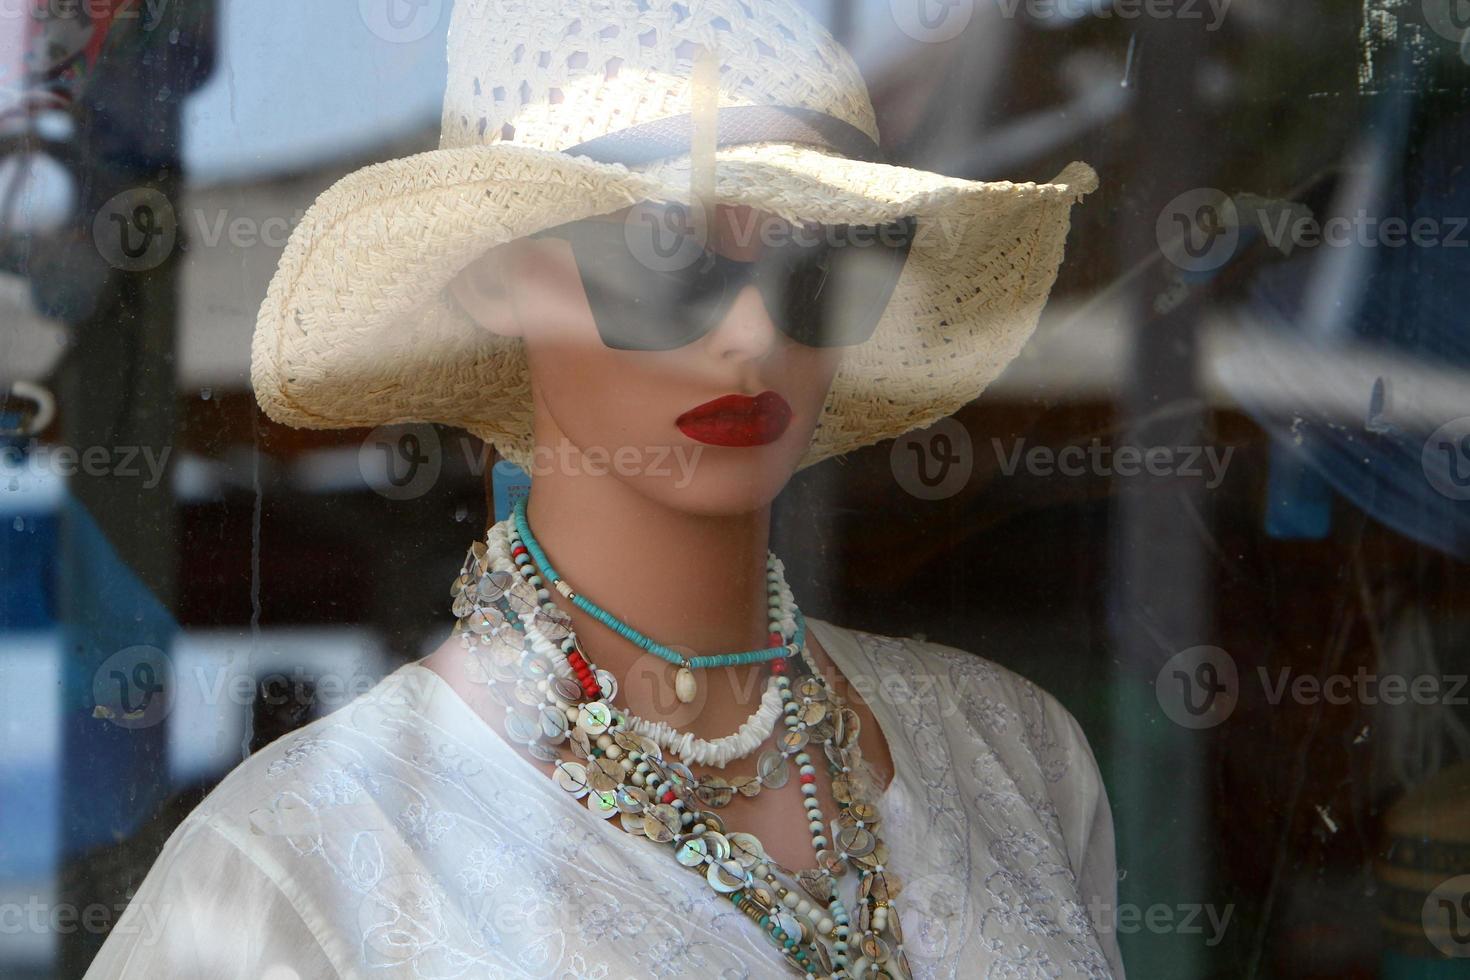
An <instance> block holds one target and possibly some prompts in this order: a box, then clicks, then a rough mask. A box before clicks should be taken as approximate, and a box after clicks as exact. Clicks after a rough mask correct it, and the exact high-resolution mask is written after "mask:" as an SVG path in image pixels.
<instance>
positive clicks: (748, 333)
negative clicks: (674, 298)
mask: <svg viewBox="0 0 1470 980" xmlns="http://www.w3.org/2000/svg"><path fill="white" fill-rule="evenodd" d="M776 339H777V338H776V325H775V324H774V323H773V322H772V321H771V314H770V313H768V312H767V311H766V304H765V301H764V300H763V299H762V298H761V294H760V290H758V289H757V288H756V287H755V285H754V284H753V283H746V284H745V285H744V286H742V287H741V289H740V293H739V294H738V295H737V296H736V297H735V302H734V303H733V304H731V306H730V309H729V311H727V312H726V313H725V318H724V319H723V320H721V321H720V325H719V326H718V327H716V328H715V329H714V331H713V332H711V333H710V335H709V336H708V337H707V338H706V343H707V344H708V346H709V350H710V352H711V353H712V354H714V356H715V357H717V358H719V359H720V360H721V361H724V362H726V363H730V362H740V361H758V360H760V359H761V358H763V357H766V356H767V355H768V354H770V353H771V351H772V350H773V349H774V348H775V346H776Z"/></svg>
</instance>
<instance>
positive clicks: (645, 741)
mask: <svg viewBox="0 0 1470 980" xmlns="http://www.w3.org/2000/svg"><path fill="white" fill-rule="evenodd" d="M495 557H496V558H498V559H501V560H496V561H493V560H492V556H491V553H490V549H489V548H488V546H487V544H486V543H485V542H475V544H474V545H473V546H472V547H471V549H470V553H469V555H468V556H467V557H466V560H465V565H464V567H463V569H462V570H461V574H460V576H459V578H457V579H456V580H455V584H454V587H453V589H452V590H451V592H452V594H453V598H454V605H455V614H456V615H457V616H458V617H459V628H458V632H459V635H460V638H461V641H462V643H463V644H464V647H465V650H466V652H467V654H468V656H469V660H468V662H467V664H466V674H467V676H468V677H470V679H471V680H474V681H477V682H480V683H484V684H486V685H487V687H488V690H489V691H490V693H491V695H492V696H493V697H494V698H495V699H496V700H497V701H498V702H499V703H500V704H501V705H502V706H504V708H505V710H506V714H505V731H506V733H507V735H508V736H509V738H510V740H511V741H512V743H513V744H518V745H520V746H522V747H523V748H524V749H525V751H526V752H527V754H528V755H530V756H531V757H532V758H535V759H538V760H541V761H543V762H547V763H554V764H555V768H554V774H553V776H552V779H553V781H554V782H555V783H556V784H557V785H558V786H559V787H560V788H561V789H563V790H564V791H566V792H567V793H568V794H570V795H571V796H572V797H574V798H576V799H582V800H585V801H586V805H587V808H588V809H589V810H590V811H591V812H592V813H594V814H596V815H598V816H599V817H601V818H603V819H607V820H611V819H613V818H614V817H616V818H617V819H618V822H619V826H620V827H621V828H622V829H623V830H624V831H626V832H628V833H630V834H634V835H639V836H643V837H647V838H648V839H649V840H651V841H654V842H655V843H658V844H662V845H666V846H667V847H668V848H669V849H670V851H671V852H672V854H673V856H674V859H675V861H676V862H677V863H678V864H679V865H681V866H683V867H684V868H687V869H689V871H690V872H691V873H697V874H699V875H700V876H701V877H702V878H703V879H704V880H705V881H706V882H707V883H708V884H709V886H710V887H711V888H712V889H713V890H714V891H716V892H717V893H719V894H721V895H723V896H725V897H726V898H727V899H728V900H729V901H730V903H731V904H732V905H733V906H734V907H735V908H737V909H739V910H740V911H741V912H742V913H743V914H744V915H745V916H746V917H747V918H749V919H750V920H751V921H752V922H754V923H756V924H757V926H758V927H759V928H760V929H761V931H762V932H764V933H765V934H766V935H767V936H768V937H769V938H770V939H771V941H772V942H773V943H774V944H775V945H776V947H777V948H778V950H779V951H780V952H781V953H782V954H783V955H784V956H785V957H786V960H787V962H788V963H790V964H791V966H792V967H793V968H794V969H795V970H796V971H797V973H798V974H799V975H802V976H805V977H807V978H812V980H827V978H830V980H857V978H862V980H879V978H886V977H895V978H899V980H911V978H912V971H911V970H910V967H909V963H908V958H907V955H906V953H905V952H904V948H903V930H902V924H901V922H900V919H899V915H898V912H897V909H896V908H895V907H894V904H893V899H894V897H895V896H896V895H897V894H898V893H899V890H900V887H901V886H900V882H899V881H898V878H897V876H896V875H894V874H893V873H892V872H890V871H888V870H887V868H886V862H887V860H888V846H887V844H886V843H884V841H883V840H882V839H881V837H880V836H879V832H878V828H879V825H880V823H881V818H880V816H879V814H878V811H877V808H876V807H875V806H874V805H873V803H872V802H871V801H870V800H869V799H867V798H865V795H864V790H863V789H862V788H861V787H860V785H859V783H858V782H857V781H855V780H854V778H853V773H854V772H855V771H856V767H858V766H860V765H861V757H860V753H859V750H858V738H857V737H858V730H859V720H858V716H857V714H856V712H854V711H853V710H852V709H851V708H850V707H848V706H847V705H846V703H845V701H844V700H843V699H842V698H841V697H840V696H838V695H837V694H836V692H834V691H832V690H831V688H830V687H829V686H828V684H827V682H826V679H825V678H824V677H823V676H822V675H821V673H820V671H819V670H817V668H816V664H815V662H814V661H813V660H812V658H811V654H810V653H809V651H807V649H806V646H805V642H804V638H805V630H804V629H803V628H802V627H803V625H804V624H803V623H802V617H801V613H800V611H799V610H796V609H794V607H793V617H794V619H795V622H796V626H797V630H796V634H797V635H798V636H800V637H801V638H802V639H801V641H800V642H798V643H795V644H791V646H792V647H794V649H793V650H790V652H788V654H787V656H784V657H781V658H780V659H776V660H771V661H770V670H771V671H772V674H773V675H774V677H775V684H776V687H777V689H778V690H779V691H780V696H781V699H782V716H783V717H782V721H783V724H784V727H785V731H784V732H783V733H782V734H781V736H780V737H779V739H778V743H779V745H780V747H781V751H782V752H783V753H785V754H789V755H791V756H793V757H794V761H795V762H796V764H797V766H798V771H799V772H800V782H801V792H802V805H803V807H804V808H805V816H806V819H807V826H808V829H809V830H810V832H811V836H812V848H813V851H814V854H815V857H816V867H815V868H812V869H808V870H803V871H799V872H793V871H792V870H791V869H788V868H785V867H783V866H781V865H780V864H779V863H777V862H776V861H774V860H772V859H771V858H770V857H769V856H768V855H767V854H766V852H765V848H764V846H763V845H762V844H761V842H760V840H759V839H758V838H757V837H755V836H754V835H752V834H747V833H741V832H738V831H730V830H727V829H726V827H725V823H724V820H723V819H722V818H721V817H720V815H719V814H718V813H715V812H713V811H714V808H713V807H711V808H710V809H705V807H708V806H710V804H709V803H706V802H705V799H706V798H708V797H709V796H711V793H712V791H713V793H714V795H716V796H719V795H723V794H724V793H728V792H733V790H731V789H730V788H729V787H724V788H720V787H718V786H715V787H711V786H710V785H709V783H710V782H711V781H710V780H701V779H697V778H696V777H695V776H694V775H693V773H692V772H691V771H690V769H689V768H688V766H686V765H684V764H683V763H680V762H676V761H672V760H667V759H665V758H664V754H663V747H662V746H660V745H659V743H658V742H657V741H655V740H654V739H652V738H650V737H648V736H645V735H640V734H638V733H637V732H635V731H633V730H632V729H631V727H630V725H629V719H628V714H627V712H626V711H624V710H623V709H621V708H619V707H618V706H617V705H616V704H615V703H614V701H613V698H614V697H615V695H616V683H615V681H614V679H613V678H612V675H611V674H609V673H608V672H607V671H603V670H598V669H597V667H596V666H595V664H593V663H592V662H591V661H590V660H589V659H588V658H587V656H586V654H585V653H584V652H583V651H582V649H581V648H580V646H579V645H578V643H577V640H576V635H575V633H574V632H573V631H572V629H571V621H570V618H569V617H568V616H567V615H566V614H565V613H563V612H562V611H561V610H559V609H557V608H556V607H555V606H554V605H553V606H552V607H551V610H547V609H546V608H544V607H543V605H542V602H541V597H540V596H538V595H537V590H536V588H534V587H533V586H532V584H531V583H530V582H529V580H528V578H522V577H521V576H520V575H518V574H516V572H515V571H514V569H515V563H513V562H506V561H504V560H503V557H502V556H498V555H497V556H495ZM814 745H819V746H820V748H821V753H820V757H824V758H825V761H826V763H827V770H828V773H829V776H830V778H831V789H832V797H833V799H834V800H836V801H837V804H838V810H839V812H838V814H837V815H836V817H835V818H833V819H832V820H831V821H830V823H829V821H828V820H827V819H826V816H825V815H824V814H823V813H822V807H821V803H820V802H819V801H818V800H817V798H816V785H815V784H816V779H817V776H816V767H815V766H814V765H813V764H812V755H811V754H810V753H808V751H807V749H808V748H810V747H813V746H814ZM829 829H830V832H831V835H832V837H831V839H830V840H829V838H828V836H827V833H828V830H829ZM849 870H852V871H855V872H856V873H857V875H858V876H859V882H858V888H857V908H856V914H855V915H854V914H851V913H849V911H848V908H847V906H846V903H844V901H843V900H842V899H841V898H840V897H839V896H838V886H837V879H838V878H840V877H842V876H843V875H845V874H846V873H847V872H848V871H849Z"/></svg>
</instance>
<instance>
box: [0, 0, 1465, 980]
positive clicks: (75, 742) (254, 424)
mask: <svg viewBox="0 0 1470 980" xmlns="http://www.w3.org/2000/svg"><path fill="white" fill-rule="evenodd" d="M752 2H760V0H752ZM804 6H806V7H807V8H808V9H809V10H810V11H811V12H812V13H813V14H814V15H816V16H817V17H819V18H820V19H822V20H823V21H824V22H825V23H826V24H827V25H828V27H829V28H830V29H831V30H832V32H833V33H834V34H835V35H836V36H837V37H838V38H839V39H840V40H842V41H843V42H844V43H846V44H847V45H848V46H849V47H850V49H851V50H852V51H853V53H854V56H855V57H856V59H857V60H858V62H859V65H860V67H861V68H862V69H863V72H864V74H865V76H866V78H867V81H868V83H869V86H870V88H871V91H872V96H873V100H874V103H875V105H876V107H877V111H878V118H879V124H880V128H881V129H882V132H883V136H884V143H885V144H886V146H887V147H888V149H889V152H890V154H891V156H892V157H893V158H894V159H895V161H896V162H902V163H906V164H911V165H914V166H919V167H923V168H926V169H931V170H936V171H940V172H943V173H946V174H950V175H953V176H959V177H965V178H973V179H986V180H1002V179H1012V180H1018V181H1021V180H1046V179H1048V178H1050V177H1052V176H1053V175H1054V174H1056V173H1057V172H1058V171H1059V170H1060V169H1061V168H1062V167H1063V166H1064V165H1065V164H1066V163H1067V162H1069V161H1071V160H1085V161H1088V162H1089V163H1091V164H1092V165H1093V166H1094V167H1096V169H1097V170H1098V172H1099V175H1100V177H1101V181H1102V186H1101V190H1099V191H1098V192H1097V193H1096V194H1094V195H1092V196H1091V197H1089V198H1087V199H1086V201H1085V202H1084V203H1083V204H1082V205H1081V206H1079V207H1078V208H1076V209H1075V210H1074V212H1073V220H1074V226H1073V231H1072V234H1071V237H1070V239H1069V243H1068V250H1067V259H1066V262H1065V264H1064V266H1063V268H1062V272H1061V278H1060V280H1059V281H1058V284H1057V288H1056V291H1055V293H1054V295H1053V299H1052V301H1051V304H1050V306H1049V307H1048V310H1047V312H1046V315H1045V317H1044V319H1043V322H1042V324H1041V326H1040V328H1039V329H1038V331H1037V335H1036V338H1035V339H1034V340H1033V342H1032V343H1031V344H1030V345H1029V347H1028V348H1027V350H1026V352H1025V353H1024V355H1023V356H1022V357H1021V358H1020V359H1019V360H1018V361H1017V362H1016V363H1015V364H1014V365H1013V366H1012V368H1011V369H1010V370H1009V371H1008V372H1007V373H1006V375H1005V376H1004V377H1003V378H1002V379H1001V380H1000V381H999V382H997V383H996V384H995V385H994V386H992V388H991V389H990V390H989V391H987V392H986V394H985V396H984V397H983V398H982V399H981V400H980V401H978V402H977V403H975V404H973V405H971V406H969V407H967V408H966V409H965V410H964V411H962V412H961V413H960V414H959V415H958V416H956V418H955V419H952V420H946V421H945V422H942V423H940V424H939V425H936V426H935V427H934V428H932V429H930V430H927V431H924V432H919V433H913V434H911V435H909V436H906V437H904V438H902V439H900V440H898V441H896V442H891V443H884V444H882V445H879V446H876V447H873V448H872V449H869V450H866V451H863V452H859V453H855V454H852V455H850V456H848V457H846V458H843V459H838V460H832V461H828V462H826V463H823V464H821V465H819V466H816V467H813V468H811V469H809V470H806V471H804V472H803V473H801V474H800V475H799V476H798V477H797V478H796V479H795V480H794V481H793V483H792V485H791V487H790V488H789V490H788V491H787V493H786V494H785V496H784V497H783V498H782V500H781V502H780V503H779V505H778V510H777V522H778V523H777V541H776V544H775V548H776V550H777V552H778V553H779V554H781V555H782V556H783V557H784V558H785V559H786V561H787V564H788V568H789V570H790V577H791V580H792V585H793V587H794V589H795V592H796V594H797V596H798V597H799V598H800V599H801V601H802V603H803V606H804V608H805V609H806V610H807V611H808V613H810V614H811V615H815V616H818V617H820V618H824V619H828V620H832V621H835V622H837V623H840V624H842V625H845V626H849V627H853V628H859V629H869V630H872V631H875V632H880V633H888V634H894V635H921V636H923V637H925V638H927V639H930V640H934V641H938V642H942V643H947V644H950V645H953V646H957V647H961V648H964V649H966V650H969V651H971V652H973V653H976V654H978V655H981V656H984V657H988V658H990V659H992V660H995V661H997V662H1000V663H1002V664H1004V665H1006V666H1008V667H1010V668H1012V669H1014V670H1016V671H1018V672H1020V673H1021V674H1023V675H1025V676H1027V677H1029V678H1031V679H1033V680H1035V681H1036V682H1038V683H1039V684H1041V685H1042V686H1044V687H1046V688H1047V689H1048V690H1050V691H1052V692H1053V693H1054V694H1056V695H1057V697H1058V698H1060V700H1061V701H1062V702H1063V703H1064V704H1065V705H1066V706H1067V707H1068V708H1069V709H1071V711H1072V712H1073V713H1074V714H1075V715H1076V716H1077V717H1078V719H1079V720H1080V721H1081V723H1082V725H1083V728H1084V729H1085V731H1086V733H1087V735H1088V738H1089V739H1090V741H1091V743H1092V746H1093V748H1094V750H1095V752H1096V754H1097V757H1098V761H1099V763H1100V765H1101V768H1102V771H1103V775H1104V778H1105V780H1106V783H1107V787H1108V790H1109V793H1110V796H1111V801H1112V807H1113V812H1114V816H1115V820H1116V823H1117V828H1118V866H1119V905H1118V908H1117V909H1115V910H1102V914H1103V916H1104V917H1106V918H1108V919H1111V920H1112V921H1115V922H1116V923H1117V926H1118V929H1119V932H1120V942H1121V944H1122V948H1123V952H1124V958H1125V963H1126V965H1127V967H1128V970H1129V975H1130V976H1133V977H1139V978H1156V977H1167V978H1175V980H1205V978H1240V977H1245V978H1254V980H1265V978H1292V980H1316V978H1375V977H1381V978H1463V977H1470V685H1467V684H1466V679H1467V674H1470V575H1467V573H1466V566H1465V564H1464V562H1465V560H1466V559H1467V557H1470V504H1467V501H1470V384H1467V380H1470V376H1467V374H1466V371H1467V367H1470V291H1467V289H1470V175H1467V174H1466V173H1465V172H1464V167H1465V161H1466V160H1467V158H1470V153H1467V151H1470V4H1467V3H1465V2H1464V0H1422V2H1421V0H1293V2H1292V3H1291V4H1289V5H1288V4H1283V3H1269V2H1266V0H1234V2H1228V0H1148V2H1145V0H847V2H842V0H837V2H828V0H808V2H805V3H804ZM448 13H449V2H448V0H443V2H439V0H415V2H406V0H327V2H312V3H301V2H299V0H298V2H286V0H249V2H246V0H172V2H168V0H153V2H150V3H142V2H135V0H87V2H80V0H78V2H71V0H10V2H8V3H0V396H3V397H4V401H3V402H0V976H4V977H7V978H9V977H16V978H31V977H37V978H39V977H75V976H79V975H80V974H81V973H82V972H83V971H84V970H85V968H86V965H87V963H88V962H90V959H91V956H92V954H93V953H94V952H95V950H96V949H97V947H98V946H99V945H100V944H101V942H102V939H103V938H104V937H105V935H106V933H107V930H108V929H109V928H110V927H111V925H112V923H113V922H114V921H115V920H116V918H117V915H118V913H119V912H120V910H121V908H122V907H123V905H124V904H125V903H126V901H127V897H128V895H129V893H130V889H131V888H132V887H134V886H136V885H137V883H138V882H139V881H140V880H141V879H142V876H143V874H144V873H145V872H146V870H147V869H148V867H149V865H150V864H151V862H152V860H153V858H154V856H155V855H156V854H157V852H158V850H159V848H160V847H161V846H162V843H163V841H164V840H165V838H166V837H167V836H168V834H169V832H170V831H171V830H172V829H173V827H174V826H176V825H177V823H178V822H179V821H180V820H181V819H182V817H183V816H184V815H185V814H186V813H187V812H188V811H189V810H190V809H191V808H192V807H193V806H194V805H195V804H196V803H197V802H198V801H199V799H200V798H201V797H202V796H203V795H204V794H205V793H207V792H208V791H209V789H210V788H211V787H212V786H213V785H214V783H215V782H217V781H218V780H219V778H220V777H221V776H222V775H223V774H224V773H226V772H227V771H228V770H229V769H230V768H232V767H233V766H234V765H236V764H237V763H239V761H240V760H241V759H243V758H244V757H245V756H246V755H248V754H249V753H250V752H251V751H253V750H255V749H257V748H259V747H260V746H262V745H264V744H266V743H268V742H270V741H271V740H273V739H275V738H277V737H279V736H280V735H282V734H284V733H286V732H288V731H290V730H292V729H294V728H296V727H298V726H300V725H302V724H304V723H306V722H307V721H310V720H311V719H312V718H315V717H319V716H320V715H322V714H324V713H326V712H329V711H331V710H333V709H335V708H337V707H340V706H341V705H342V704H344V703H345V702H346V701H347V700H350V699H351V698H352V697H353V696H355V695H356V694H358V693H361V692H362V691H363V690H366V689H367V687H369V686H371V684H372V683H373V681H374V680H376V679H377V678H378V677H381V676H382V675H383V674H384V673H386V672H389V671H391V670H392V669H394V668H395V667H396V666H397V665H399V664H401V663H403V662H405V661H407V660H411V659H416V658H417V657H419V656H422V655H423V654H424V653H426V652H427V651H428V650H430V649H432V648H433V647H435V646H437V645H438V643H439V642H441V641H442V639H443V638H444V636H445V635H446V634H447V632H448V630H449V629H450V627H451V626H452V623H453V618H452V616H451V614H450V612H449V610H448V607H447V598H446V596H447V593H446V591H445V586H446V583H447V582H448V581H449V580H450V579H451V578H452V577H453V575H454V574H455V572H456V571H457V569H458V567H459V564H460V562H461V559H462V557H463V553H464V549H465V547H467V545H468V544H469V542H470V541H471V540H472V539H473V538H475V537H476V536H478V535H479V534H481V533H482V532H483V529H484V526H485V523H486V521H487V519H490V518H491V517H492V514H491V513H490V512H491V510H492V509H493V502H490V501H487V495H486V494H485V492H484V479H485V475H486V472H487V469H488V468H490V467H492V466H495V465H496V463H495V459H494V457H493V455H492V454H491V453H490V452H489V451H488V450H487V449H486V448H485V447H483V446H481V445H480V444H479V443H478V442H476V441H475V440H473V439H472V438H470V437H468V436H467V435H465V434H464V433H462V432H457V431H454V430H451V429H446V428H436V427H433V426H428V425H418V426H405V427H398V428H391V429H381V430H375V431H373V432H362V431H357V432H350V431H349V432H337V433H320V432H302V431H295V430H290V429H286V428H283V427H280V426H277V425H274V424H273V423H271V422H269V421H268V420H266V419H265V418H264V417H263V416H262V415H261V414H260V412H259V411H258V410H257V408H256V406H255V402H254V399H253V396H252V394H251V391H250V387H249V345H250V336H251V330H252V327H253V324H254V318H255V312H256V309H257V308H258V305H259V303H260V301H261V299H262V298H263V296H264V293H265V288H266V284H267V282H268V280H269V277H270V275H271V272H272V271H273V269H274V267H275V264H276V261H277V258H278V256H279V254H280V250H281V248H282V247H283V246H284V244H285V241H286V238H287V236H288V235H289V233H290V230H291V228H292V227H294V226H295V224H296V223H297V222H298V221H299V220H300V218H301V216H302V214H303V212H304V210H305V209H306V207H307V206H308V205H309V204H310V203H311V201H312V200H313V199H314V197H315V196H316V195H317V194H318V193H319V192H320V191H322V190H323V189H325V188H326V187H327V186H328V185H330V184H331V183H332V182H333V181H334V180H336V179H337V178H338V177H340V176H341V175H343V174H345V173H347V172H349V171H351V170H353V169H356V168H358V167H360V166H363V165H365V164H367V163H370V162H373V161H377V160H382V159H387V158H389V157H396V156H402V155H406V154H409V153H413V152H417V151H420V150H427V149H432V148H434V147H435V146H436V145H437V138H438V137H437V134H438V127H439V101H440V97H441V95H442V89H443V84H444V71H445V69H444V35H445V30H446V27H447V25H448ZM1457 297H1458V298H1457ZM495 473H496V476H497V481H498V484H499V485H498V487H497V489H498V490H503V489H504V488H505V487H506V486H509V485H510V484H511V483H513V480H512V479H511V478H512V476H513V474H511V473H510V472H509V471H508V470H507V469H505V468H504V467H503V466H502V467H501V468H499V469H496V470H495Z"/></svg>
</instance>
